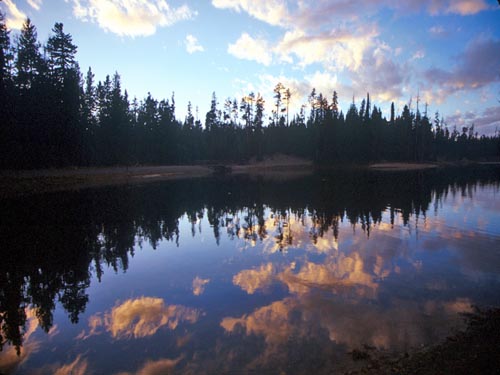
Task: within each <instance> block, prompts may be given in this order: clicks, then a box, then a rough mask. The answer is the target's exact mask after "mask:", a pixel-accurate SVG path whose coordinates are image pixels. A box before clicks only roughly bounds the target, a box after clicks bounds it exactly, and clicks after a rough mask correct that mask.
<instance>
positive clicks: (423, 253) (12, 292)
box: [0, 168, 500, 375]
mask: <svg viewBox="0 0 500 375" xmlns="http://www.w3.org/2000/svg"><path fill="white" fill-rule="evenodd" d="M1 205H2V212H1V213H0V220H1V222H0V224H1V225H0V238H1V240H2V247H1V262H0V288H1V289H0V324H1V335H2V338H1V342H2V344H3V345H2V346H3V348H2V351H1V352H0V372H1V373H7V374H11V373H12V374H59V375H62V374H165V373H169V372H174V373H179V374H184V373H186V374H204V373H207V374H217V373H249V372H253V373H272V374H279V373H286V374H294V373H330V372H332V371H334V372H340V373H342V372H343V371H345V370H347V369H349V368H351V367H352V366H353V365H355V364H354V363H353V361H352V355H350V354H349V353H350V352H352V351H353V350H354V349H363V348H366V347H367V346H369V347H375V348H379V349H383V350H387V351H401V352H402V351H406V350H411V349H412V348H419V347H421V346H422V345H429V344H433V343H437V342H439V341H440V340H442V339H443V338H444V337H446V336H447V335H449V334H450V333H451V332H453V331H454V330H456V329H458V328H460V324H461V322H462V318H461V315H460V313H463V312H468V311H471V309H472V307H471V306H473V305H477V306H498V305H500V169H498V168H496V169H495V168H479V169H477V168H476V169H470V170H469V169H456V170H455V169H450V170H430V171H425V172H423V171H420V172H369V171H345V170H344V171H342V170H339V171H336V172H330V173H324V174H314V175H310V176H302V177H300V176H298V177H295V178H285V177H283V176H282V177H278V176H276V177H275V178H270V177H269V176H268V177H248V176H234V177H223V178H218V179H194V180H181V181H166V182H158V183H149V184H145V185H142V186H140V185H135V186H120V187H112V188H103V189H90V190H84V191H80V192H63V193H53V194H43V195H34V196H29V197H23V198H16V199H9V200H4V201H2V202H1Z"/></svg>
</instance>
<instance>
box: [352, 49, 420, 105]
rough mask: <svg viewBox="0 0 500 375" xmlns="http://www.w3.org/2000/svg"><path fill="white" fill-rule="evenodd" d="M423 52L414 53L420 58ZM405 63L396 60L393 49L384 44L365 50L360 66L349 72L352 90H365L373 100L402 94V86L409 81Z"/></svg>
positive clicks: (360, 92) (362, 92)
mask: <svg viewBox="0 0 500 375" xmlns="http://www.w3.org/2000/svg"><path fill="white" fill-rule="evenodd" d="M422 56H423V52H421V51H419V52H417V53H416V56H414V57H415V58H421V57H422ZM408 71H409V69H408V67H407V66H406V64H403V65H402V64H400V63H397V62H396V56H395V51H393V50H392V49H391V48H389V46H387V45H385V44H380V45H379V46H376V47H373V48H370V49H368V50H366V52H365V54H364V56H363V60H362V63H361V65H360V68H359V69H358V70H357V71H355V72H350V77H351V81H352V90H353V92H354V93H355V94H357V95H364V94H365V93H366V92H369V93H370V96H371V97H372V99H374V100H375V101H392V100H395V99H397V98H400V97H401V96H402V95H403V88H404V86H405V85H406V84H407V82H408V81H409V78H410V77H409V73H408Z"/></svg>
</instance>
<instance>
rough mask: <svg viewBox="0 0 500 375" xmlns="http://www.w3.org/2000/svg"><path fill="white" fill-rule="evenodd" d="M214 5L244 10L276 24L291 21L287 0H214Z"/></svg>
mask: <svg viewBox="0 0 500 375" xmlns="http://www.w3.org/2000/svg"><path fill="white" fill-rule="evenodd" d="M212 5H213V6H214V7H216V8H221V9H232V10H234V11H236V12H238V13H239V12H241V11H244V12H246V13H248V14H249V15H250V16H252V17H254V18H256V19H258V20H260V21H263V22H266V23H268V24H270V25H274V26H285V25H287V24H288V23H289V22H290V15H289V13H288V9H287V4H286V1H285V0H212Z"/></svg>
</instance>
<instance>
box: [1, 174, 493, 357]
mask: <svg viewBox="0 0 500 375" xmlns="http://www.w3.org/2000/svg"><path fill="white" fill-rule="evenodd" d="M496 173H497V171H495V170H493V171H492V170H490V169H474V170H471V171H466V170H463V169H460V170H459V171H454V170H443V171H441V170H440V171H426V172H407V173H389V172H385V173H375V172H368V171H350V172H348V171H337V172H336V173H335V174H329V175H324V176H310V177H306V178H299V179H295V180H293V181H268V180H264V179H261V178H256V177H247V176H239V177H231V176H229V177H227V178H221V179H210V180H203V179H199V180H190V181H187V180H186V181H171V182H168V183H161V184H149V185H146V186H136V187H116V188H106V189H101V190H90V191H80V192H66V193H58V194H46V195H41V196H36V195H35V196H31V197H23V199H10V200H4V201H3V202H2V211H1V213H0V224H1V225H0V238H2V240H3V247H2V249H1V250H0V251H1V258H2V261H1V262H0V325H1V336H2V337H1V338H0V345H3V344H4V343H9V344H11V345H13V346H15V347H17V348H18V349H19V348H20V347H21V345H22V341H23V330H24V329H25V328H24V326H25V324H26V313H25V308H26V307H28V306H30V305H31V306H32V307H33V308H34V310H35V313H36V317H37V318H38V321H39V325H40V326H41V327H42V328H43V329H44V330H45V331H48V330H49V329H50V328H51V326H52V323H53V317H52V314H53V311H54V308H55V306H56V304H57V303H60V304H61V305H62V307H63V308H64V309H65V310H66V311H67V313H68V315H69V318H70V320H71V321H72V322H77V321H78V317H79V315H80V314H81V313H82V312H83V311H84V310H85V307H86V304H87V302H88V295H87V292H86V290H87V288H88V287H89V285H90V279H91V274H92V273H93V272H94V273H95V275H96V276H97V278H98V279H99V280H100V279H101V277H102V275H103V273H104V272H106V270H107V269H112V270H113V271H114V272H118V271H119V270H123V271H126V270H127V268H128V261H129V256H131V255H133V251H134V247H135V246H136V245H139V246H140V245H141V244H142V243H144V242H149V243H150V244H151V246H152V247H153V248H157V246H158V244H159V243H160V242H161V241H164V240H168V241H175V242H177V243H178V240H179V228H178V227H179V220H180V218H181V217H183V215H186V218H187V220H189V221H190V222H191V223H192V224H193V227H192V232H191V234H192V235H193V236H194V235H196V227H195V225H196V224H197V225H198V226H200V225H201V224H200V223H201V219H202V218H203V217H204V216H205V215H206V218H207V219H208V222H209V223H210V225H211V226H212V227H213V233H214V237H215V239H216V241H217V243H218V242H219V241H220V237H221V236H222V235H223V233H227V236H228V237H229V238H243V239H245V240H247V241H249V242H256V241H262V240H264V239H266V238H268V237H270V236H273V235H274V233H277V238H273V240H276V241H277V242H278V246H279V247H280V248H281V249H282V250H284V249H286V248H287V247H289V246H291V245H293V244H294V241H295V239H294V236H296V234H297V233H294V231H293V228H292V226H291V222H292V221H293V222H298V223H302V225H305V224H304V223H305V222H306V219H307V218H309V219H310V220H309V221H310V222H312V223H313V225H312V226H311V230H310V233H309V236H310V239H311V241H312V242H313V243H316V242H317V241H318V240H319V239H321V238H322V237H323V236H324V235H325V233H327V232H329V231H330V230H332V231H333V235H334V237H335V239H337V238H338V228H339V225H340V223H341V222H342V221H343V220H347V221H348V222H349V223H350V224H351V225H352V226H353V227H360V228H361V229H362V231H364V232H365V233H366V234H368V235H369V233H370V230H371V228H372V226H373V225H374V224H377V223H380V222H381V220H382V214H383V213H384V212H385V211H386V210H389V213H390V220H391V223H394V220H395V217H397V216H401V217H402V219H403V222H404V224H405V225H407V224H408V222H409V220H410V217H411V216H412V215H415V216H422V215H423V216H425V215H426V214H427V212H428V210H429V209H433V210H437V209H438V207H439V204H438V203H436V202H440V201H441V200H442V199H444V198H445V197H446V196H447V195H448V194H464V195H470V194H473V191H474V187H475V186H476V184H478V183H479V184H486V183H494V184H495V185H496V186H497V187H498V186H499V183H498V174H496ZM432 202H434V203H436V204H435V205H434V206H432V207H431V203H432ZM267 210H269V211H271V212H272V213H273V215H274V216H273V222H270V221H268V220H266V212H267ZM201 229H202V228H201V227H199V228H198V231H201Z"/></svg>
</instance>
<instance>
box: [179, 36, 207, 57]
mask: <svg viewBox="0 0 500 375" xmlns="http://www.w3.org/2000/svg"><path fill="white" fill-rule="evenodd" d="M184 44H185V45H186V51H188V53H195V52H203V51H204V50H205V49H204V48H203V46H202V45H200V44H199V43H198V39H197V38H196V37H194V36H193V35H186V40H185V41H184Z"/></svg>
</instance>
